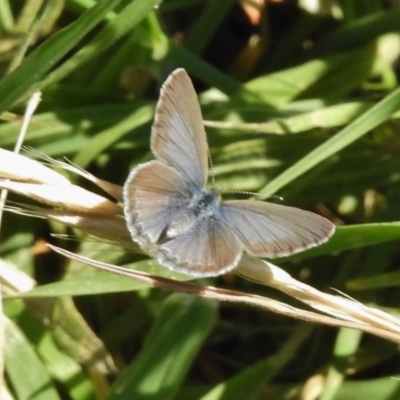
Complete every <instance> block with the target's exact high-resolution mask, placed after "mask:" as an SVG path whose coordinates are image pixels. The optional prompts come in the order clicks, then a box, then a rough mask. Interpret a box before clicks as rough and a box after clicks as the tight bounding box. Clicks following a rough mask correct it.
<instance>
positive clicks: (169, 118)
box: [123, 69, 335, 277]
mask: <svg viewBox="0 0 400 400" xmlns="http://www.w3.org/2000/svg"><path fill="white" fill-rule="evenodd" d="M151 150H152V152H153V154H154V156H155V160H154V161H149V162H145V163H143V164H139V165H138V166H137V167H136V168H134V169H133V170H132V171H131V173H130V174H129V176H128V178H127V180H126V182H125V184H124V189H123V203H124V214H125V220H126V224H127V227H128V230H129V232H130V235H131V237H132V239H133V241H134V242H136V243H137V244H138V245H139V246H140V247H141V248H142V249H143V250H144V251H145V252H147V253H148V254H150V255H152V256H153V257H155V258H156V259H157V261H158V262H159V263H160V264H161V265H163V266H165V267H167V268H169V269H171V270H173V271H176V272H181V273H186V274H189V275H192V276H195V277H207V276H217V275H221V274H224V273H227V272H229V271H231V270H232V269H234V268H235V267H237V266H238V263H239V261H240V259H241V256H242V254H243V251H244V252H246V253H248V254H250V255H252V256H257V257H267V258H275V257H283V256H288V255H290V254H294V253H297V252H300V251H303V250H306V249H309V248H311V247H314V246H318V245H319V244H321V243H324V242H325V241H327V240H328V238H329V237H330V236H331V235H332V234H333V232H334V230H335V226H334V225H333V224H332V223H331V222H330V221H329V220H327V219H326V218H323V217H321V216H319V215H317V214H314V213H312V212H309V211H304V210H301V209H298V208H294V207H288V206H284V205H279V204H273V203H267V202H263V201H258V200H230V201H222V199H221V196H220V193H219V192H218V191H217V190H216V189H213V188H207V187H206V183H207V176H208V144H207V138H206V133H205V130H204V126H203V119H202V114H201V109H200V105H199V103H198V100H197V95H196V92H195V90H194V87H193V84H192V82H191V80H190V78H189V76H188V74H187V73H186V71H185V70H184V69H176V70H175V71H174V72H172V73H171V75H170V76H169V77H168V78H167V80H166V81H165V83H164V84H163V86H162V88H161V93H160V98H159V100H158V103H157V106H156V112H155V119H154V123H153V126H152V131H151Z"/></svg>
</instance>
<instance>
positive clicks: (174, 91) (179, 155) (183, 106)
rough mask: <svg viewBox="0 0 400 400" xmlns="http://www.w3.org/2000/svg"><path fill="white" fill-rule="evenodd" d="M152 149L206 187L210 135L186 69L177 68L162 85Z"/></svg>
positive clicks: (200, 186) (180, 171)
mask: <svg viewBox="0 0 400 400" xmlns="http://www.w3.org/2000/svg"><path fill="white" fill-rule="evenodd" d="M151 149H152V151H153V153H154V155H155V156H156V157H157V158H158V159H160V160H162V161H164V162H166V163H167V164H168V165H170V166H171V167H173V168H175V169H176V170H177V171H178V172H179V173H180V174H181V175H182V176H183V177H184V178H185V180H187V181H188V182H189V183H190V184H191V185H192V186H195V187H197V188H203V187H204V185H205V183H206V180H207V171H208V145H207V138H206V133H205V131H204V126H203V118H202V115H201V109H200V106H199V103H198V100H197V95H196V92H195V90H194V88H193V84H192V82H191V80H190V78H189V76H188V74H187V73H186V71H185V70H184V69H177V70H175V71H174V72H173V73H172V74H171V75H170V76H169V77H168V79H167V80H166V81H165V83H164V85H163V86H162V88H161V93H160V99H159V100H158V103H157V108H156V114H155V119H154V124H153V127H152V134H151Z"/></svg>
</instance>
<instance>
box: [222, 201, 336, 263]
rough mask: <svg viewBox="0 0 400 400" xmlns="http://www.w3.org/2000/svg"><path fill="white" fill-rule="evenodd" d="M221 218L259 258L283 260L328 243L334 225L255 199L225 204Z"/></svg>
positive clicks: (304, 213) (299, 211) (246, 247)
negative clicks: (278, 258)
mask: <svg viewBox="0 0 400 400" xmlns="http://www.w3.org/2000/svg"><path fill="white" fill-rule="evenodd" d="M221 218H222V219H223V221H225V223H226V224H228V225H229V226H230V227H231V229H232V232H234V233H235V235H236V236H237V237H238V238H239V240H240V241H241V242H242V244H243V246H244V248H245V250H246V251H247V252H248V253H249V254H251V255H254V256H257V257H269V258H275V257H283V256H288V255H290V254H294V253H298V252H300V251H303V250H306V249H309V248H311V247H314V246H318V245H319V244H321V243H324V242H326V241H327V240H328V239H329V237H330V236H331V235H332V234H333V232H334V231H335V226H334V225H333V224H332V222H330V221H329V220H327V219H326V218H323V217H321V216H320V215H317V214H314V213H312V212H309V211H304V210H300V209H298V208H294V207H287V206H283V205H279V204H272V203H264V202H261V201H255V200H233V201H227V202H224V203H222V205H221Z"/></svg>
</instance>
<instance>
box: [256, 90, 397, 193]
mask: <svg viewBox="0 0 400 400" xmlns="http://www.w3.org/2000/svg"><path fill="white" fill-rule="evenodd" d="M399 108H400V88H399V89H397V90H395V91H394V92H393V93H391V94H390V95H389V96H387V97H385V98H384V99H383V100H382V101H380V102H379V103H377V104H375V105H374V106H373V107H372V108H371V109H370V110H369V111H367V112H366V113H365V114H363V115H361V116H360V117H359V118H357V119H356V120H355V121H353V122H352V123H351V124H350V125H348V126H347V127H346V128H344V129H342V130H341V131H340V132H338V133H337V134H336V135H334V136H333V137H332V138H331V139H329V140H327V141H326V142H325V143H323V144H322V145H320V146H318V147H317V148H316V149H315V150H313V151H311V152H310V153H309V154H307V155H306V156H305V157H303V158H302V159H301V160H299V161H298V162H297V163H295V164H294V165H292V166H291V167H290V168H288V169H287V170H286V171H284V172H283V173H282V174H280V175H279V176H277V177H276V178H275V179H273V180H272V181H271V182H269V183H268V184H267V185H266V186H265V187H264V188H263V189H261V191H260V193H261V194H263V195H265V196H271V195H272V194H274V193H275V192H276V191H277V190H279V189H281V188H282V187H284V186H285V185H287V184H288V183H290V182H291V181H293V180H294V179H296V178H297V177H299V176H300V175H302V174H304V173H305V172H307V171H308V170H309V169H311V168H313V167H314V166H316V165H318V164H319V163H320V162H322V161H324V160H325V159H327V158H328V157H330V156H332V155H333V154H335V153H337V152H339V151H340V150H342V149H343V148H345V147H346V146H348V145H349V144H351V143H353V142H354V141H355V140H357V139H359V138H360V137H361V136H363V135H365V134H366V133H367V132H369V131H370V130H371V129H373V128H375V127H376V126H378V125H379V124H381V123H382V122H384V121H386V120H387V119H388V118H390V117H391V116H392V114H393V113H394V112H396V111H398V109H399Z"/></svg>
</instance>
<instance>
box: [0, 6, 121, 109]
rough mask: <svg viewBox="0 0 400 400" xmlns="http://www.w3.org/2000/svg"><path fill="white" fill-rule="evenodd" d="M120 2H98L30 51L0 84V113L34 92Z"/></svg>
mask: <svg viewBox="0 0 400 400" xmlns="http://www.w3.org/2000/svg"><path fill="white" fill-rule="evenodd" d="M120 1H121V0H109V1H101V2H99V3H96V5H95V6H94V7H93V8H91V9H90V10H89V11H88V12H86V13H85V14H83V15H82V16H81V17H80V18H79V19H78V20H76V21H75V22H72V23H71V24H70V25H69V26H68V27H67V28H64V29H62V30H60V31H59V32H57V33H56V34H55V35H54V36H52V37H50V38H49V39H48V40H47V41H45V42H44V43H43V44H42V45H41V46H39V47H38V48H37V49H36V50H34V51H33V52H32V53H31V54H30V55H29V56H28V57H27V59H26V60H25V61H24V62H23V63H22V64H21V65H20V66H19V67H17V68H16V69H15V70H14V72H13V73H12V74H10V75H9V76H7V77H6V78H5V79H4V80H3V82H1V84H0V113H1V112H3V111H6V110H7V109H8V108H9V107H11V106H12V105H13V104H14V103H15V102H17V101H18V100H20V99H21V97H23V96H26V95H27V94H28V93H30V92H31V91H33V90H34V89H36V88H37V86H38V83H39V82H40V80H41V79H42V78H43V76H44V75H45V74H46V73H47V72H48V71H49V70H50V69H51V68H52V67H53V66H54V65H55V64H56V63H57V62H58V61H59V60H60V59H61V58H62V57H63V56H64V55H65V54H66V53H67V52H68V51H70V50H71V49H72V48H73V47H74V46H75V45H76V43H78V41H80V40H81V39H82V38H83V37H84V36H85V35H86V34H87V33H88V32H90V31H91V30H92V29H93V28H94V27H95V26H96V25H97V24H98V23H99V22H100V21H102V20H103V19H104V17H105V15H106V14H107V13H108V12H109V11H110V10H112V9H113V8H114V7H115V6H116V5H117V4H118V3H120Z"/></svg>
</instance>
